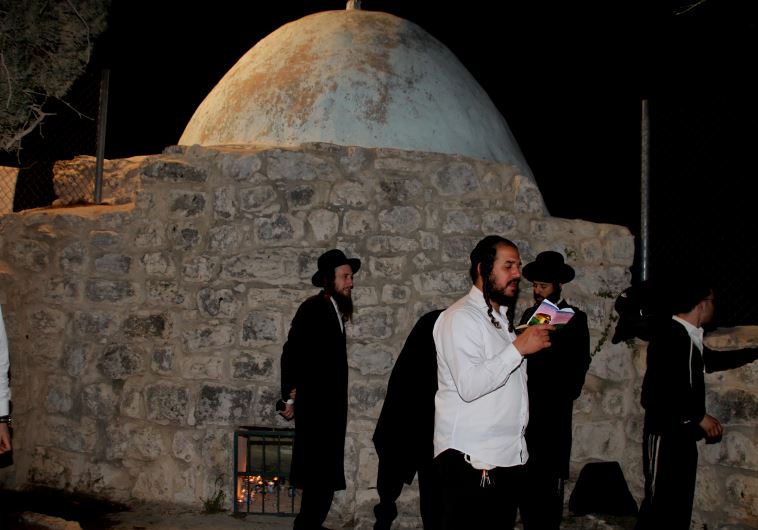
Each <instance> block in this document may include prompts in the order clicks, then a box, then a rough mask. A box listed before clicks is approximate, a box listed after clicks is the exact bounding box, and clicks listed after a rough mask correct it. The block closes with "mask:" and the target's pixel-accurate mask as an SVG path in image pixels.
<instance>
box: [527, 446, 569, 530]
mask: <svg viewBox="0 0 758 530" xmlns="http://www.w3.org/2000/svg"><path fill="white" fill-rule="evenodd" d="M563 489H564V481H563V479H562V478H560V477H559V476H558V474H557V473H556V472H555V470H553V469H546V468H545V466H541V465H540V464H539V462H536V461H535V462H533V461H532V458H531V457H530V458H529V461H528V462H527V463H526V487H525V493H524V496H523V498H522V501H521V503H520V504H519V511H520V512H521V522H522V523H523V524H524V530H558V529H559V528H560V527H561V520H562V519H563Z"/></svg>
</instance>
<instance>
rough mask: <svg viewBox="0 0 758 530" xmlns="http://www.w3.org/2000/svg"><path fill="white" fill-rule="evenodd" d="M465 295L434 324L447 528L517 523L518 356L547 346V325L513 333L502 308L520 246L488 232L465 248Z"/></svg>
mask: <svg viewBox="0 0 758 530" xmlns="http://www.w3.org/2000/svg"><path fill="white" fill-rule="evenodd" d="M469 272H470V275H471V279H472V281H473V284H474V285H473V287H472V288H471V291H469V293H468V294H467V295H466V296H464V297H463V298H461V299H460V300H458V301H457V302H456V303H454V304H453V305H452V306H450V308H448V309H447V310H445V311H444V312H443V313H442V314H441V315H440V317H439V318H438V320H437V322H436V323H435V326H434V331H433V335H434V342H435V346H436V348H437V364H438V370H437V382H438V390H437V395H436V397H435V418H434V422H435V425H434V455H435V466H436V468H437V471H438V473H439V477H438V479H439V480H440V481H441V482H442V484H443V486H442V488H443V499H442V501H443V502H442V510H443V511H444V514H443V528H445V529H456V530H457V529H460V528H465V527H471V528H487V527H490V526H492V527H495V526H496V527H497V528H513V525H514V524H515V519H516V511H517V506H518V500H519V498H518V497H519V492H520V487H521V486H522V478H523V473H524V470H523V465H524V464H525V463H526V461H527V459H528V458H529V453H528V451H527V447H526V443H525V441H524V432H525V430H526V425H527V422H528V420H529V398H528V394H527V386H526V362H525V359H524V356H526V355H528V354H531V353H535V352H537V351H539V350H541V349H543V348H546V347H548V346H550V337H549V335H548V331H549V330H552V329H554V328H553V326H551V325H547V324H544V325H538V326H530V327H529V328H527V329H526V330H525V331H524V332H523V333H521V334H520V335H519V336H518V337H517V336H516V335H515V334H514V333H513V327H512V325H511V321H510V319H509V316H508V314H507V311H508V309H509V307H512V306H513V304H514V302H515V299H516V296H517V294H518V284H519V281H520V278H521V258H520V256H519V252H518V248H517V247H516V245H515V244H514V243H513V242H511V241H509V240H507V239H505V238H503V237H500V236H487V237H485V238H484V239H482V240H481V241H480V242H479V243H478V244H477V245H476V247H475V248H474V250H473V251H472V252H471V268H470V271H469Z"/></svg>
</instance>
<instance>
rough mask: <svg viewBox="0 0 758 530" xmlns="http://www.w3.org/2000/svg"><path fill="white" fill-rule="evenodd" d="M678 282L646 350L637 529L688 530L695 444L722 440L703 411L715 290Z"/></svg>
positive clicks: (716, 425) (719, 430)
mask: <svg viewBox="0 0 758 530" xmlns="http://www.w3.org/2000/svg"><path fill="white" fill-rule="evenodd" d="M680 280H681V281H680V283H675V284H674V285H673V286H672V287H671V288H670V290H669V292H670V293H671V294H672V297H671V304H672V313H673V317H671V318H670V319H669V320H668V321H667V322H665V323H662V324H661V325H659V326H658V327H657V328H656V329H655V330H654V331H653V334H652V337H651V339H650V342H649V344H648V347H647V370H646V371H645V377H644V379H643V381H642V398H641V401H642V407H643V408H644V409H645V425H644V430H643V467H644V473H645V499H644V500H643V502H642V506H641V508H640V514H639V519H638V521H637V528H640V529H643V528H644V529H648V528H666V529H672V530H676V529H688V528H690V524H691V517H692V503H693V499H694V495H695V477H696V474H697V460H698V454H697V445H696V444H697V441H698V440H700V439H703V438H705V439H706V441H718V440H719V439H720V438H721V434H722V427H721V423H720V422H719V421H718V420H717V419H716V418H714V417H713V416H711V415H710V414H707V413H706V410H705V378H704V376H703V373H704V371H705V370H704V366H705V364H704V358H703V353H704V351H703V350H704V347H703V327H702V326H703V325H705V324H707V323H708V322H710V321H711V319H712V317H713V290H712V289H710V287H709V286H708V285H705V284H703V283H701V282H697V281H688V280H684V279H680ZM672 291H673V292H672Z"/></svg>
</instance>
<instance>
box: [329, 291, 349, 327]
mask: <svg viewBox="0 0 758 530" xmlns="http://www.w3.org/2000/svg"><path fill="white" fill-rule="evenodd" d="M329 300H331V301H332V305H333V306H334V310H335V311H336V312H337V320H339V322H340V329H341V330H342V332H343V333H344V332H345V323H344V321H343V320H342V313H341V312H340V308H339V306H338V305H337V300H335V299H334V297H333V296H330V297H329Z"/></svg>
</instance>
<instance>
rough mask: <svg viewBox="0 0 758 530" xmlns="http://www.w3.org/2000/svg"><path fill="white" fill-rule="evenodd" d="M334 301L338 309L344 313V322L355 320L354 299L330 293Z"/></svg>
mask: <svg viewBox="0 0 758 530" xmlns="http://www.w3.org/2000/svg"><path fill="white" fill-rule="evenodd" d="M329 294H330V295H331V296H332V298H334V301H335V302H337V309H339V310H340V313H342V317H343V319H344V320H351V319H352V318H353V298H352V297H351V296H345V295H343V294H341V293H329Z"/></svg>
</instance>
